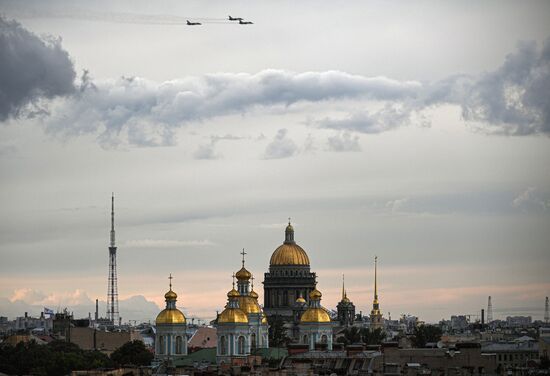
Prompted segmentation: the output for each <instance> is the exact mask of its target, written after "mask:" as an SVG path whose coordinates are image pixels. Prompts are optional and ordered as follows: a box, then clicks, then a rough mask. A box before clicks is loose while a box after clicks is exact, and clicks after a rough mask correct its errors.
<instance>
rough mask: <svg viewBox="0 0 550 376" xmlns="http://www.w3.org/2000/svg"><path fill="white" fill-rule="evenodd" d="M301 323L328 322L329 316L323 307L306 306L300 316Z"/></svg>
mask: <svg viewBox="0 0 550 376" xmlns="http://www.w3.org/2000/svg"><path fill="white" fill-rule="evenodd" d="M300 322H302V323H316V322H319V323H320V322H330V316H329V314H328V313H327V311H326V310H325V309H324V308H321V307H319V308H308V309H307V310H306V311H305V312H304V314H303V315H302V317H301V318H300Z"/></svg>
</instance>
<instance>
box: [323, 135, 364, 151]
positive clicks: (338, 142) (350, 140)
mask: <svg viewBox="0 0 550 376" xmlns="http://www.w3.org/2000/svg"><path fill="white" fill-rule="evenodd" d="M327 142H328V147H329V150H332V151H337V152H342V151H361V146H360V145H359V136H357V135H355V136H352V135H351V134H350V133H349V132H343V133H338V134H336V135H334V136H330V137H329V138H328V140H327Z"/></svg>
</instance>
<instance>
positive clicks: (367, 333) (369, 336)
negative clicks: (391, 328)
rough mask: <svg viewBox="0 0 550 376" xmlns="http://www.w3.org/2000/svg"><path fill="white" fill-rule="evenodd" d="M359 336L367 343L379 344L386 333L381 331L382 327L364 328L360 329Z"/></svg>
mask: <svg viewBox="0 0 550 376" xmlns="http://www.w3.org/2000/svg"><path fill="white" fill-rule="evenodd" d="M361 338H362V339H363V342H365V343H366V344H367V345H379V344H381V343H382V341H383V340H384V339H385V338H386V333H384V332H383V331H382V328H377V329H374V330H370V329H367V328H364V329H362V330H361Z"/></svg>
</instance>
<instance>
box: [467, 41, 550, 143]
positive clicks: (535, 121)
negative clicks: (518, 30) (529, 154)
mask: <svg viewBox="0 0 550 376" xmlns="http://www.w3.org/2000/svg"><path fill="white" fill-rule="evenodd" d="M463 99H464V100H463V102H462V111H463V116H464V118H465V119H466V120H475V121H481V122H484V123H486V124H489V125H490V126H489V129H494V130H495V131H503V132H505V133H510V134H517V135H522V134H531V133H547V134H548V133H550V39H547V40H546V42H545V43H544V45H543V46H542V49H540V50H539V49H537V46H536V44H535V43H534V42H530V43H527V42H523V43H519V45H518V48H517V51H516V52H515V53H513V54H509V55H508V56H507V57H506V59H505V61H504V64H502V66H500V67H499V68H498V69H497V70H495V71H493V72H489V73H486V74H484V75H482V76H481V77H480V79H479V80H477V81H476V82H475V83H474V85H473V86H472V87H471V88H470V90H469V91H468V92H467V95H466V96H465V97H464V98H463Z"/></svg>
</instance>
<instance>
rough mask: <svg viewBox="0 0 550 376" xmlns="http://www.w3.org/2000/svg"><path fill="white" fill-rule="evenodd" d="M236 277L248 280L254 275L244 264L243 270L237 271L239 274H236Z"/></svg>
mask: <svg viewBox="0 0 550 376" xmlns="http://www.w3.org/2000/svg"><path fill="white" fill-rule="evenodd" d="M235 277H237V279H238V280H239V281H242V280H248V279H250V277H252V273H250V272H249V271H248V270H246V268H245V267H244V265H243V267H242V268H241V270H239V271H238V272H237V274H235Z"/></svg>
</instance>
